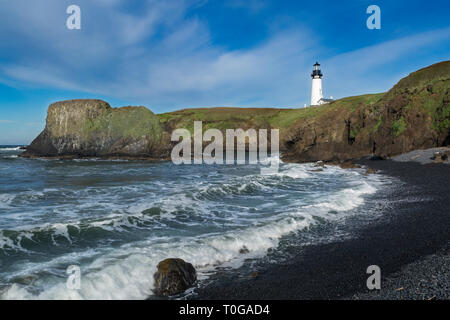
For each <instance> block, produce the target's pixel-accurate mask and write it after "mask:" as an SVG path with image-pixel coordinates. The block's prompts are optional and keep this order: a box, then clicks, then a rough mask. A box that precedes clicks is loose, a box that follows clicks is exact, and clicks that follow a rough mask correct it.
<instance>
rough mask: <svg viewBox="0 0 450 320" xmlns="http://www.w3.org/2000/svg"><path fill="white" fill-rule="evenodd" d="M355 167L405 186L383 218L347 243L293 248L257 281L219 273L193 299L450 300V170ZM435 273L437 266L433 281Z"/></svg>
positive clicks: (385, 163) (375, 164) (373, 163)
mask: <svg viewBox="0 0 450 320" xmlns="http://www.w3.org/2000/svg"><path fill="white" fill-rule="evenodd" d="M356 163H357V164H360V165H364V166H367V167H369V168H373V169H375V170H377V171H378V172H380V173H382V174H385V175H388V176H391V177H394V178H397V179H399V180H401V181H402V182H403V183H402V185H401V186H400V187H398V188H396V189H395V190H393V191H392V192H391V193H390V194H388V195H387V197H388V199H386V200H388V201H389V208H387V209H383V212H382V214H381V215H380V217H379V218H377V219H376V220H375V221H371V222H370V223H368V224H367V225H363V226H361V227H360V228H358V229H357V230H354V234H353V236H354V237H352V238H350V239H343V240H342V241H336V242H331V243H324V244H316V245H309V246H306V247H305V246H299V245H295V244H294V245H293V246H292V247H291V248H290V251H291V252H293V254H292V257H291V258H290V259H289V260H288V261H285V262H283V263H274V264H266V265H264V266H263V267H262V268H261V269H260V270H258V273H256V274H255V275H254V276H248V277H241V276H239V274H240V273H242V272H246V271H247V270H244V269H242V270H239V269H238V270H236V271H231V272H229V273H228V274H225V273H223V274H220V272H219V273H218V274H217V275H216V276H215V279H214V280H215V281H212V282H211V283H210V284H208V285H206V286H204V287H201V288H196V289H195V290H194V292H195V295H193V296H189V297H188V299H194V300H223V299H226V300H260V299H262V300H266V299H273V300H281V299H287V300H311V299H313V300H315V299H320V300H323V299H325V300H328V299H333V300H334V299H425V300H426V299H449V298H450V277H449V272H448V271H447V270H449V269H450V265H449V263H450V258H449V256H450V253H449V251H450V249H449V246H450V223H449V221H450V210H449V200H450V193H449V192H448V181H450V166H448V165H447V164H435V163H429V164H420V163H418V162H401V161H394V160H367V159H362V160H359V161H356ZM370 265H378V266H380V268H381V287H382V289H381V290H374V291H369V290H368V289H367V287H366V280H367V278H368V277H369V275H368V274H366V269H367V267H368V266H370ZM430 266H435V268H434V269H433V274H432V275H431V274H430V273H429V272H428V270H429V268H430ZM243 270H244V271H243ZM398 289H399V290H398Z"/></svg>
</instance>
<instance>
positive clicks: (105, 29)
mask: <svg viewBox="0 0 450 320" xmlns="http://www.w3.org/2000/svg"><path fill="white" fill-rule="evenodd" d="M78 2H79V3H78V4H79V5H80V7H81V9H82V19H83V22H82V30H81V31H69V30H67V29H66V28H65V18H66V17H67V16H66V14H65V5H66V3H65V2H64V1H60V0H49V1H45V2H42V1H39V2H38V1H28V0H16V1H8V2H6V3H5V4H4V5H3V3H2V7H1V8H0V21H2V27H3V25H5V28H3V29H1V30H0V36H1V37H2V39H6V40H8V39H9V41H2V42H1V43H0V58H2V57H3V58H5V59H4V61H8V62H5V63H0V71H1V73H2V74H3V75H4V76H3V77H2V78H4V77H5V76H7V77H9V80H13V81H14V80H16V81H17V80H20V81H25V82H28V83H32V84H35V85H41V86H50V87H54V88H62V89H70V90H79V91H85V92H89V93H94V94H99V95H104V96H111V97H116V98H121V99H133V100H134V101H136V100H137V101H141V104H144V105H147V106H149V107H150V108H151V109H153V110H155V111H158V112H161V111H164V108H168V107H170V108H175V107H177V108H178V107H193V106H217V105H228V106H231V105H237V106H280V107H287V106H292V107H294V106H303V103H307V102H308V100H309V99H308V98H309V90H310V89H309V88H310V78H309V74H310V71H311V65H312V63H313V62H314V61H313V60H315V58H314V57H316V56H318V54H319V53H321V52H323V50H322V48H321V46H320V44H318V43H315V42H314V41H313V39H314V37H312V36H311V35H312V33H310V31H309V30H306V29H291V30H282V31H278V32H276V33H273V34H272V35H271V36H270V37H269V38H268V39H267V40H266V41H265V42H263V43H261V44H260V45H258V46H256V47H253V48H246V49H244V50H233V51H229V50H226V49H224V48H221V47H218V46H214V45H213V44H212V42H211V37H210V34H209V30H208V27H207V24H206V23H205V22H204V21H201V20H200V19H198V18H196V17H195V16H192V15H189V14H188V12H189V8H192V6H194V5H195V4H199V2H198V1H188V0H186V1H177V2H173V1H151V0H147V1H143V2H140V3H141V5H142V10H140V11H139V12H135V13H134V14H131V13H129V12H128V11H126V10H124V9H123V6H125V5H126V4H127V3H128V2H127V1H125V0H114V1H107V0H102V1H87V0H79V1H78ZM200 4H201V2H200ZM448 35H449V29H443V30H437V31H434V32H429V33H424V34H420V35H416V36H412V37H408V38H402V39H397V40H393V41H390V42H386V43H382V44H379V45H376V46H372V47H368V48H363V49H359V50H356V51H352V52H347V53H344V54H341V55H338V56H335V57H331V58H328V59H324V61H323V63H324V67H325V66H326V68H327V69H326V70H324V72H326V81H327V83H326V84H325V93H326V94H327V95H334V96H338V95H341V96H342V95H346V94H352V93H354V92H359V91H361V93H363V92H364V91H363V90H375V89H379V87H380V86H379V85H378V86H377V85H374V84H373V83H370V81H368V79H370V77H371V76H372V72H373V70H375V69H376V68H383V66H385V65H386V64H389V63H392V62H395V61H396V60H398V59H401V58H404V57H406V56H408V55H410V54H411V52H414V51H415V50H417V49H420V48H426V47H431V46H433V45H439V43H440V42H442V41H444V40H447V41H448ZM17 39H20V41H18V40H17ZM9 52H11V55H8V53H9ZM14 54H17V55H14ZM321 62H322V61H321ZM396 76H398V74H393V75H392V77H393V78H394V77H396ZM374 79H376V77H374ZM363 81H367V83H362V82H363ZM74 98H76V97H74ZM158 107H159V108H158Z"/></svg>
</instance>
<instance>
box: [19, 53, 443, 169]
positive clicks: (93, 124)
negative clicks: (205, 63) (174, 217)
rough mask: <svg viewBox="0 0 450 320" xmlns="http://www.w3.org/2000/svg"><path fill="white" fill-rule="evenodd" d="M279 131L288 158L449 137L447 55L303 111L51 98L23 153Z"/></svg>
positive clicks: (361, 152)
mask: <svg viewBox="0 0 450 320" xmlns="http://www.w3.org/2000/svg"><path fill="white" fill-rule="evenodd" d="M195 120H201V121H202V122H203V130H207V129H209V128H217V129H219V130H221V131H222V132H224V131H225V130H226V129H237V128H242V129H244V130H245V129H248V128H254V129H271V128H276V129H280V139H281V141H280V147H281V149H282V151H283V152H284V157H285V159H287V160H290V161H300V162H307V161H317V160H347V159H354V158H360V157H362V156H366V155H379V156H383V157H387V156H392V155H396V154H399V153H403V152H407V151H411V150H414V149H421V148H430V147H438V146H443V145H448V144H449V143H450V61H445V62H441V63H438V64H435V65H432V66H430V67H427V68H424V69H421V70H419V71H417V72H414V73H412V74H410V75H409V76H408V77H406V78H404V79H402V80H401V81H400V82H399V83H398V84H396V85H395V86H394V87H393V88H392V89H391V90H390V91H388V92H387V93H381V94H370V95H363V96H358V97H349V98H344V99H340V100H337V101H334V102H332V103H330V104H327V105H323V106H318V107H310V108H302V109H271V108H270V109H244V108H211V109H188V110H180V111H175V112H170V113H165V114H160V115H155V114H153V113H152V112H151V111H150V110H148V109H147V108H145V107H124V108H111V107H110V106H109V104H108V103H106V102H103V101H100V100H71V101H63V102H57V103H54V104H52V105H51V106H50V107H49V110H48V116H47V124H46V127H45V129H44V131H43V132H42V133H41V134H40V135H39V136H38V137H37V138H36V139H35V140H34V141H33V142H32V144H31V145H30V146H29V147H28V150H27V151H26V152H25V153H24V156H29V157H33V156H38V157H40V156H73V157H87V156H95V157H102V156H105V157H110V156H126V157H145V158H167V157H169V156H170V150H171V148H172V146H173V144H172V143H171V141H170V136H171V133H172V131H173V130H174V129H177V128H185V129H188V130H189V131H191V132H192V131H193V126H194V121H195Z"/></svg>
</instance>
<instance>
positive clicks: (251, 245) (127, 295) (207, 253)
mask: <svg viewBox="0 0 450 320" xmlns="http://www.w3.org/2000/svg"><path fill="white" fill-rule="evenodd" d="M296 170H298V172H297V173H298V175H297V173H296ZM306 170H307V167H305V166H302V165H298V166H292V167H291V166H289V167H287V169H286V170H285V171H282V172H285V174H286V176H288V177H291V178H293V177H292V176H294V177H300V176H301V174H300V173H305V172H306ZM333 170H335V169H333ZM260 179H263V180H258V183H261V184H262V185H264V184H263V182H264V181H265V180H264V179H269V177H263V178H260ZM294 179H303V178H294ZM205 188H206V187H205ZM375 191H376V186H373V185H372V184H370V183H368V182H366V181H359V182H357V184H356V183H355V185H353V186H351V187H348V188H345V189H342V190H339V191H336V192H334V193H331V194H329V195H328V196H325V195H324V196H323V197H322V198H318V199H317V200H316V203H313V204H310V205H307V206H300V207H299V208H298V209H297V210H290V211H288V212H285V213H284V214H282V215H278V216H273V217H272V218H269V219H266V220H264V221H260V222H258V223H256V224H255V225H254V226H248V227H246V228H241V229H234V230H230V231H227V232H225V233H223V234H209V235H204V236H198V237H184V238H178V239H177V241H171V240H170V239H155V238H150V239H148V240H146V241H140V242H137V243H129V244H126V245H122V246H121V247H120V248H116V249H114V250H110V251H109V252H108V253H105V254H102V255H101V256H99V257H98V258H96V259H95V260H93V261H92V262H90V263H88V264H86V265H83V266H81V268H82V286H81V290H79V291H73V290H68V289H67V288H66V286H65V280H66V279H64V278H63V279H56V280H55V279H53V281H48V282H46V283H47V285H46V286H44V287H43V288H41V292H40V293H39V294H34V293H32V292H30V291H27V290H26V288H25V287H22V286H20V285H18V284H14V285H12V286H11V287H10V288H8V289H7V290H6V291H5V292H4V293H3V295H2V298H4V299H145V298H147V297H148V296H149V295H151V289H152V287H153V276H152V275H153V273H154V272H155V271H156V265H157V263H158V262H159V261H161V260H163V259H165V258H168V257H178V258H182V259H184V260H186V261H189V262H192V263H193V264H194V265H195V266H196V268H197V269H198V271H199V273H200V278H202V277H205V275H206V274H207V273H208V272H210V271H211V270H213V269H214V268H215V267H216V266H217V265H222V266H223V265H225V266H232V267H237V266H239V265H241V264H242V262H243V260H244V259H246V258H249V257H261V256H263V255H264V254H265V253H266V252H267V250H268V249H269V248H273V247H276V246H277V245H278V243H279V240H280V238H281V237H282V236H284V235H287V234H289V233H290V232H293V231H296V230H302V229H304V228H307V227H309V226H311V225H312V224H314V223H317V220H316V219H315V217H321V218H323V219H327V220H335V219H342V218H344V217H345V216H346V215H345V213H344V214H340V215H336V214H334V213H332V212H331V211H333V210H334V211H339V212H346V211H347V212H349V213H350V211H349V210H351V209H354V208H356V207H358V206H360V205H361V204H363V202H364V196H365V195H366V194H371V193H373V192H375ZM199 192H201V190H200V191H199ZM159 205H160V207H162V208H163V209H164V211H165V212H168V213H169V214H173V213H174V212H176V210H178V209H179V206H180V205H182V206H186V207H189V206H197V207H198V206H199V201H196V200H194V199H192V198H191V197H187V196H186V195H185V194H183V195H180V194H174V195H171V196H168V197H167V198H165V199H164V200H162V201H160V202H159ZM144 208H145V206H144V205H143V204H136V205H134V206H132V207H130V208H128V210H129V211H130V214H132V215H133V216H138V217H140V218H142V219H147V218H148V217H144V216H143V215H142V210H143V209H144ZM147 208H148V206H147ZM199 211H200V212H203V213H205V214H206V213H207V212H208V209H207V207H203V208H200V209H199ZM203 213H202V214H203ZM128 217H129V216H128ZM111 218H112V219H116V218H119V217H117V216H114V215H113V216H112V217H111ZM122 218H124V217H122ZM106 221H108V219H105V220H103V221H98V222H92V225H98V226H103V224H106V225H107V226H106V227H112V228H120V227H121V226H123V225H126V224H127V223H130V222H129V220H128V219H123V220H118V221H117V224H114V223H113V224H112V225H111V221H109V222H106ZM127 221H128V222H127ZM108 223H109V224H108ZM58 230H59V231H57V232H59V234H60V235H62V236H68V233H67V226H64V225H61V226H59V229H58ZM115 230H117V229H115ZM0 239H1V238H0ZM162 240H164V241H162ZM0 241H1V240H0ZM5 241H7V240H5ZM244 246H245V247H247V248H248V249H249V250H250V252H249V253H248V254H246V255H243V254H241V253H240V250H241V248H243V247H244ZM55 263H56V262H55Z"/></svg>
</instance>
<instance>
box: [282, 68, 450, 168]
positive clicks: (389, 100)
mask: <svg viewBox="0 0 450 320" xmlns="http://www.w3.org/2000/svg"><path fill="white" fill-rule="evenodd" d="M317 108H318V109H321V112H320V113H318V114H317V116H315V117H311V118H309V119H303V120H300V121H296V122H295V123H294V124H293V125H292V126H291V127H290V128H289V129H288V131H287V133H286V135H285V136H284V137H283V138H284V141H283V142H284V144H285V146H286V149H287V150H288V152H287V153H286V158H287V159H289V160H292V161H317V160H346V159H355V158H360V157H362V156H366V155H377V156H382V157H387V156H392V155H396V154H400V153H403V152H408V151H411V150H415V149H423V148H431V147H437V146H443V145H448V144H449V143H450V62H449V61H446V62H442V63H438V64H435V65H432V66H430V67H428V68H424V69H421V70H419V71H417V72H414V73H412V74H410V75H409V76H408V77H406V78H404V79H402V80H401V81H400V82H399V83H398V84H397V85H395V86H394V87H393V88H392V89H391V90H390V91H389V92H387V93H386V94H378V95H366V96H360V97H351V98H345V99H341V100H338V101H335V102H333V103H330V104H329V105H325V106H321V107H317Z"/></svg>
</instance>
